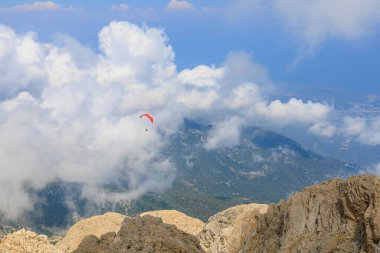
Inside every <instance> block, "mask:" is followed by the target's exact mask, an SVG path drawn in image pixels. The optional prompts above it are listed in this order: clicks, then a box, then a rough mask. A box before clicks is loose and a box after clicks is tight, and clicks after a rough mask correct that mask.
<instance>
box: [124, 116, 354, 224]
mask: <svg viewBox="0 0 380 253" xmlns="http://www.w3.org/2000/svg"><path fill="white" fill-rule="evenodd" d="M211 129H212V126H211V125H208V124H200V123H198V122H194V121H189V120H187V121H185V124H184V126H183V128H182V129H181V131H179V132H178V133H176V134H174V135H173V136H172V137H171V139H170V142H169V145H168V146H167V147H166V149H165V150H164V155H165V156H167V157H169V158H170V160H171V161H172V163H173V164H174V165H175V167H176V168H177V177H176V180H175V182H174V184H173V187H172V188H171V189H170V190H168V191H167V192H165V193H164V194H151V193H150V194H147V195H145V196H144V197H143V198H141V199H139V200H137V201H133V203H132V208H131V209H130V212H131V214H133V213H137V212H140V211H144V210H147V209H157V208H160V207H161V208H168V209H177V210H180V211H182V212H185V213H187V214H189V215H192V216H194V217H198V218H201V219H203V220H205V219H206V218H207V217H209V216H210V215H212V214H213V213H216V212H218V211H220V210H223V209H226V208H228V207H229V206H232V205H237V204H242V203H251V202H256V203H274V202H278V201H279V200H280V199H285V198H287V197H288V196H289V195H290V194H291V193H293V192H295V191H298V190H301V189H302V188H304V187H305V186H308V185H312V184H315V183H318V182H321V181H324V180H327V179H329V178H336V177H347V176H349V175H353V174H356V173H358V171H359V170H360V169H361V167H360V166H358V165H354V164H350V163H347V162H345V161H341V160H338V159H334V158H327V157H323V156H321V155H319V154H316V153H314V152H312V151H310V150H306V149H304V148H303V147H302V146H301V145H300V144H298V143H297V142H295V141H293V140H291V139H289V138H287V137H285V136H283V135H280V134H277V133H274V132H272V131H268V130H264V129H262V128H258V127H247V128H244V129H243V130H242V133H241V139H240V142H239V143H238V144H237V145H235V146H233V147H221V148H216V149H211V150H207V149H205V148H204V143H205V141H206V140H207V135H208V134H209V131H210V130H211ZM185 199H186V201H185ZM194 203H198V204H197V205H196V208H197V210H195V208H194Z"/></svg>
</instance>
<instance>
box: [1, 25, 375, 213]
mask: <svg viewBox="0 0 380 253" xmlns="http://www.w3.org/2000/svg"><path fill="white" fill-rule="evenodd" d="M0 37H1V38H2V39H1V40H0V72H1V73H2V75H0V94H1V96H0V97H1V100H0V159H1V161H2V162H1V164H0V170H1V171H2V173H1V174H0V203H5V204H3V205H0V211H1V212H3V213H5V214H6V216H7V217H8V218H15V217H16V216H17V215H18V214H19V213H20V212H22V210H25V209H28V208H31V207H32V205H33V201H32V199H31V198H30V196H29V195H28V194H27V193H26V189H25V185H28V187H33V188H35V189H42V188H43V187H44V186H46V185H47V184H48V183H49V182H51V181H53V180H56V179H59V180H62V181H64V182H74V183H79V184H81V185H83V193H82V194H83V196H84V197H86V198H91V199H93V200H96V201H100V202H102V201H115V202H118V201H122V200H131V199H134V198H138V197H139V196H140V195H141V194H144V193H146V192H149V191H155V192H157V191H164V190H165V189H167V188H168V187H170V184H171V182H172V180H174V178H175V168H174V167H173V165H172V164H171V163H170V162H169V161H168V159H167V157H163V156H162V155H161V150H162V148H163V147H164V146H165V144H166V142H167V140H168V137H169V136H170V135H171V134H173V133H175V132H176V131H177V130H178V128H179V126H180V125H181V124H182V123H183V120H184V119H185V118H191V117H194V118H201V119H202V118H203V120H208V121H210V122H215V125H214V127H213V129H212V130H211V131H210V133H209V136H208V138H207V140H206V141H205V144H204V147H205V148H206V149H214V148H218V147H230V146H233V145H235V144H237V143H238V142H239V139H240V129H241V128H242V127H244V126H245V125H265V126H279V127H282V126H291V125H296V126H302V127H304V128H305V129H309V131H310V132H312V133H315V134H319V135H322V136H331V135H333V134H334V132H335V128H334V125H333V124H332V123H331V122H330V121H329V115H330V114H331V112H332V111H333V110H334V108H333V106H330V105H327V104H323V103H318V102H312V101H303V100H301V99H298V98H291V99H289V100H288V101H280V100H277V99H275V100H272V99H269V98H268V97H269V96H268V94H270V93H271V91H272V90H273V84H272V82H271V81H270V78H269V73H268V71H267V70H266V69H265V67H264V66H262V65H260V64H258V63H255V62H254V61H253V60H252V58H251V56H250V55H248V54H245V53H242V52H235V53H231V54H229V55H228V56H227V58H226V60H225V62H224V63H222V64H221V65H220V66H219V67H217V66H205V65H199V66H196V67H194V68H192V69H183V70H181V71H177V69H176V65H175V63H174V58H175V53H174V51H173V48H172V47H171V46H170V45H169V43H168V38H167V36H166V35H165V33H164V31H163V30H162V29H157V28H150V27H147V26H143V27H139V26H136V25H134V24H131V23H128V22H111V23H110V24H109V25H107V26H106V27H104V28H103V29H102V30H101V31H100V32H99V34H98V37H99V49H100V52H98V53H97V52H94V51H93V50H91V49H90V48H87V47H85V46H83V45H82V44H81V43H80V42H78V41H77V40H75V39H74V38H71V37H69V36H67V35H62V34H61V35H57V37H56V38H55V39H54V40H53V42H50V43H40V42H38V41H37V39H36V36H35V34H34V33H25V34H16V33H15V32H14V31H13V30H12V29H10V28H8V27H5V26H0ZM143 112H149V113H151V114H152V115H154V116H155V124H153V125H151V124H150V123H149V122H147V121H144V120H141V119H140V118H139V115H140V114H141V113H143ZM348 121H349V120H348ZM377 126H378V123H376V122H366V123H365V124H364V127H365V128H366V129H367V128H369V129H372V130H373V131H377V130H376V129H378V128H377ZM147 127H148V128H149V129H150V131H148V132H147V131H145V129H146V128H147ZM359 130H360V126H353V125H352V124H351V126H350V127H347V131H346V132H347V133H349V134H351V135H355V136H357V137H358V138H360V139H363V138H364V139H366V138H367V137H360V135H359V134H358V133H359ZM107 184H116V185H119V186H120V187H121V188H123V189H125V191H119V192H117V193H115V192H110V191H107V190H106V189H104V188H102V187H100V186H101V185H107ZM10 192H12V194H10ZM11 196H12V198H10V197H11ZM12 199H17V201H13V200H12Z"/></svg>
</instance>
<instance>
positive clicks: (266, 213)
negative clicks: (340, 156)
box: [0, 175, 380, 253]
mask: <svg viewBox="0 0 380 253" xmlns="http://www.w3.org/2000/svg"><path fill="white" fill-rule="evenodd" d="M379 194H380V178H379V177H375V176H370V175H360V176H353V177H350V178H349V179H348V180H342V179H334V180H329V181H327V182H324V183H322V184H318V185H314V186H311V187H308V188H306V189H304V190H303V191H302V192H297V193H295V194H293V195H292V196H290V197H289V199H288V200H286V201H282V202H280V203H279V204H272V205H270V206H267V205H262V204H249V205H240V206H235V207H232V208H229V209H227V210H224V211H222V212H220V213H218V214H215V215H214V216H212V217H210V218H209V220H208V223H206V224H203V223H202V222H201V221H199V220H197V219H193V218H191V217H188V216H186V215H185V214H183V213H180V212H178V211H175V210H161V211H154V212H150V213H144V214H141V216H140V215H138V216H136V217H127V216H124V215H121V214H116V213H107V214H105V215H100V216H95V217H92V218H89V219H86V220H82V221H80V222H78V223H77V224H75V225H74V226H73V227H72V228H71V229H70V230H69V232H68V233H67V235H66V236H65V238H63V240H61V241H60V242H58V243H57V244H56V245H52V244H50V243H49V241H48V239H47V237H46V236H43V235H37V234H35V233H34V232H31V231H25V230H20V231H18V232H15V233H13V234H8V235H7V236H5V237H4V238H2V239H0V252H1V253H3V252H4V253H8V252H9V253H11V252H12V253H13V252H17V253H19V252H36V253H40V252H41V253H90V252H91V253H100V252H102V253H119V252H189V253H191V252H207V253H214V252H215V253H216V252H218V253H221V252H223V253H245V252H257V253H264V252H266V253H271V252H358V253H364V252H367V253H377V252H380V244H379V241H380V210H379V208H380V197H379Z"/></svg>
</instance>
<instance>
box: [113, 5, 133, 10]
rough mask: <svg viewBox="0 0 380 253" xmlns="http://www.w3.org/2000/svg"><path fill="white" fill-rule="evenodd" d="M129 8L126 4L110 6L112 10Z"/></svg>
mask: <svg viewBox="0 0 380 253" xmlns="http://www.w3.org/2000/svg"><path fill="white" fill-rule="evenodd" d="M129 9H130V7H129V5H128V4H114V5H112V6H111V10H113V11H128V10H129Z"/></svg>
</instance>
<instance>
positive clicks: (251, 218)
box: [199, 204, 268, 253]
mask: <svg viewBox="0 0 380 253" xmlns="http://www.w3.org/2000/svg"><path fill="white" fill-rule="evenodd" d="M267 208H268V205H265V204H248V205H239V206H234V207H231V208H229V209H226V210H224V211H222V212H219V213H217V214H215V215H214V216H212V217H210V218H209V220H208V223H207V224H206V225H205V226H204V228H203V230H202V231H201V233H200V234H199V238H200V241H201V245H202V247H203V249H204V250H205V251H206V252H209V253H217V252H218V253H235V252H236V253H237V252H239V250H240V249H241V248H242V246H243V243H244V240H245V238H246V237H247V236H248V235H249V233H250V232H251V231H252V230H253V229H254V227H255V226H256V218H255V217H256V216H257V215H258V214H263V213H265V212H266V210H267Z"/></svg>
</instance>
